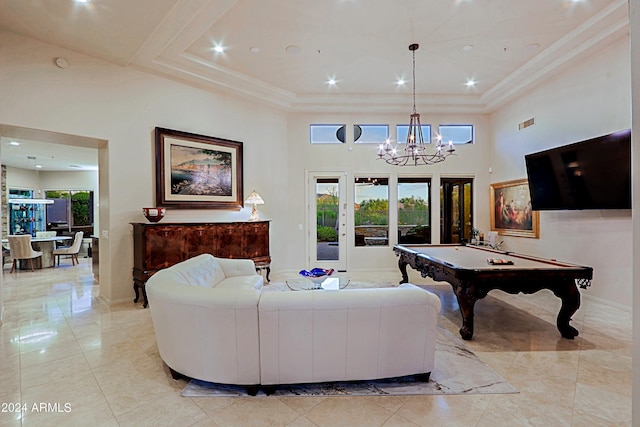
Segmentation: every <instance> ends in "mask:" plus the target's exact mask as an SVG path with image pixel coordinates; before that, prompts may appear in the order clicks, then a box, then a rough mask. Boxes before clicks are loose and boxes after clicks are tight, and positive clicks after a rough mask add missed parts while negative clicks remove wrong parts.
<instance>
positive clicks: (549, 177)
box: [525, 129, 631, 211]
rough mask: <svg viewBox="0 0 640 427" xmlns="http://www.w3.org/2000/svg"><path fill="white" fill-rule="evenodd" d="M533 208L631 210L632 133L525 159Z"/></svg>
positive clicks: (535, 154) (555, 149)
mask: <svg viewBox="0 0 640 427" xmlns="http://www.w3.org/2000/svg"><path fill="white" fill-rule="evenodd" d="M525 163H526V167H527V178H528V180H529V192H530V194H531V208H532V209H533V210H534V211H542V210H565V209H631V130H630V129H628V130H624V131H620V132H616V133H612V134H609V135H603V136H599V137H597V138H592V139H588V140H585V141H581V142H576V143H573V144H569V145H564V146H562V147H557V148H552V149H550V150H545V151H541V152H538V153H533V154H527V155H525Z"/></svg>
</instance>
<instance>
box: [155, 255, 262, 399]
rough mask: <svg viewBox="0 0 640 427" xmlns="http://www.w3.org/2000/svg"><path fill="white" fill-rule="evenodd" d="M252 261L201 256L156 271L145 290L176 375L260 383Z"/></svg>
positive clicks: (163, 352)
mask: <svg viewBox="0 0 640 427" xmlns="http://www.w3.org/2000/svg"><path fill="white" fill-rule="evenodd" d="M262 280H263V279H262V276H260V275H258V274H256V270H255V268H254V264H253V261H251V260H240V259H224V258H215V257H213V256H212V255H209V254H205V255H199V256H196V257H194V258H190V259H188V260H186V261H183V262H181V263H179V264H176V265H174V266H172V267H169V268H166V269H164V270H160V271H158V272H157V273H156V274H154V275H153V276H151V278H150V279H149V280H148V281H147V284H146V290H147V298H148V299H149V309H150V310H151V317H152V319H153V327H154V330H155V334H156V340H157V342H158V350H159V352H160V357H161V358H162V360H163V361H164V362H165V363H166V364H167V366H168V367H169V368H170V369H171V374H172V376H173V377H174V378H179V377H180V375H183V376H186V377H189V378H197V379H200V380H204V381H211V382H217V383H224V384H242V385H248V386H253V387H250V388H249V391H250V392H251V393H253V392H257V385H258V384H260V336H259V333H258V308H257V307H258V301H259V299H260V291H261V289H262Z"/></svg>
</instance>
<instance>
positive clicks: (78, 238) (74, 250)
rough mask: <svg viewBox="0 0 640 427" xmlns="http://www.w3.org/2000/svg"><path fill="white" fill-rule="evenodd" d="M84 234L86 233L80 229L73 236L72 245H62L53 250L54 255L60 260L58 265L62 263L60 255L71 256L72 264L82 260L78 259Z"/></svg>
mask: <svg viewBox="0 0 640 427" xmlns="http://www.w3.org/2000/svg"><path fill="white" fill-rule="evenodd" d="M82 236H84V233H83V232H82V231H78V232H76V234H75V237H74V238H73V243H72V244H71V246H61V247H59V248H56V249H54V250H53V255H54V256H55V257H56V259H57V260H58V262H57V265H58V266H59V265H60V257H61V256H63V255H67V256H70V257H71V264H72V265H76V263H77V264H80V261H78V252H80V246H81V245H82Z"/></svg>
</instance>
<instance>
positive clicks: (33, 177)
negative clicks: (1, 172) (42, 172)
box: [7, 166, 42, 198]
mask: <svg viewBox="0 0 640 427" xmlns="http://www.w3.org/2000/svg"><path fill="white" fill-rule="evenodd" d="M41 183H42V179H41V178H38V172H36V171H34V170H29V169H22V168H13V167H11V166H7V197H9V190H32V191H35V192H36V195H35V197H36V198H42V193H41V190H42V185H41Z"/></svg>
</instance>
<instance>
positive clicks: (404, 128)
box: [396, 125, 431, 144]
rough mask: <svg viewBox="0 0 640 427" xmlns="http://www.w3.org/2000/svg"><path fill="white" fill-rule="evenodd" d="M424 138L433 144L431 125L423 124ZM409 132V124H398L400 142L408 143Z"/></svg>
mask: <svg viewBox="0 0 640 427" xmlns="http://www.w3.org/2000/svg"><path fill="white" fill-rule="evenodd" d="M420 127H421V128H422V138H424V143H425V144H431V125H421V126H420ZM408 134H409V125H396V138H397V141H398V144H406V143H407V135H408Z"/></svg>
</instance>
